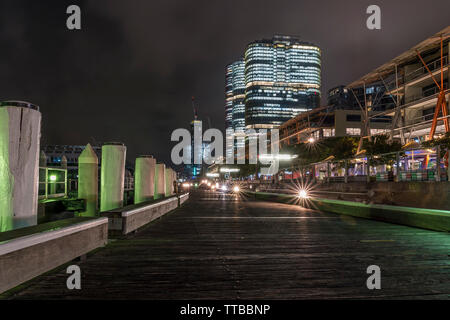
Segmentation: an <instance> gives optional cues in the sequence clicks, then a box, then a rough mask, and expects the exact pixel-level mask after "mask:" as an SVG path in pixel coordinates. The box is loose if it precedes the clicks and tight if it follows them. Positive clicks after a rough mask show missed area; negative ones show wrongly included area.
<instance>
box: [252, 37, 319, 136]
mask: <svg viewBox="0 0 450 320" xmlns="http://www.w3.org/2000/svg"><path fill="white" fill-rule="evenodd" d="M245 87H246V89H245V126H246V128H253V129H259V128H267V129H268V128H277V127H279V126H280V125H281V124H282V123H283V122H285V121H287V120H289V119H291V118H292V117H295V116H296V115H298V114H299V113H301V112H305V111H308V110H311V109H313V108H315V107H318V106H319V105H320V87H321V52H320V49H319V47H317V46H315V45H313V44H310V43H306V42H301V41H300V40H299V39H297V38H292V37H289V36H275V37H273V39H271V40H259V41H254V42H252V43H250V44H249V45H248V46H247V49H246V51H245Z"/></svg>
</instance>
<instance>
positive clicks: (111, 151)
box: [100, 142, 127, 212]
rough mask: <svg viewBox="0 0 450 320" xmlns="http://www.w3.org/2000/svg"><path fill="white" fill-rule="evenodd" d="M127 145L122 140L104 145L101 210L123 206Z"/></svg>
mask: <svg viewBox="0 0 450 320" xmlns="http://www.w3.org/2000/svg"><path fill="white" fill-rule="evenodd" d="M126 151H127V147H125V145H124V144H123V143H120V142H111V143H105V144H104V145H103V146H102V164H101V182H100V183H101V185H100V211H102V212H103V211H108V210H111V209H116V208H121V207H122V206H123V196H124V180H125V157H126Z"/></svg>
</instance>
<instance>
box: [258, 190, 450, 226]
mask: <svg viewBox="0 0 450 320" xmlns="http://www.w3.org/2000/svg"><path fill="white" fill-rule="evenodd" d="M250 194H253V195H254V196H255V198H256V199H259V200H267V201H275V202H282V203H290V204H293V203H294V201H295V202H296V203H298V202H299V200H298V199H297V197H296V196H295V195H289V194H278V193H264V192H251V193H250ZM303 202H304V204H303V206H304V207H307V208H310V209H315V210H321V211H325V212H331V213H337V214H343V215H349V216H353V217H358V218H365V219H371V220H377V221H383V222H389V223H395V224H401V225H406V226H410V227H417V228H422V229H428V230H434V231H444V232H450V211H446V210H436V209H423V208H413V207H401V206H391V205H382V204H365V203H360V202H353V201H343V200H331V199H320V198H317V199H316V198H315V199H306V200H304V201H303Z"/></svg>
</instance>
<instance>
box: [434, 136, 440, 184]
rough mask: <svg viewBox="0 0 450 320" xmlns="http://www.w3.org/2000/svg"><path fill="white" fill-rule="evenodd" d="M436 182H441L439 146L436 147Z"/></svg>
mask: <svg viewBox="0 0 450 320" xmlns="http://www.w3.org/2000/svg"><path fill="white" fill-rule="evenodd" d="M435 180H436V181H437V182H439V181H441V146H439V145H438V146H436V177H435Z"/></svg>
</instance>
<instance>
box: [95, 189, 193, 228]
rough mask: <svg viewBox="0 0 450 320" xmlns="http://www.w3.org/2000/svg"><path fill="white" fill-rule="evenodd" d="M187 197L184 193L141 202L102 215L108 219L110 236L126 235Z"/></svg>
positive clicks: (163, 213)
mask: <svg viewBox="0 0 450 320" xmlns="http://www.w3.org/2000/svg"><path fill="white" fill-rule="evenodd" d="M188 198H189V194H184V195H182V196H180V198H178V197H176V196H175V197H170V198H167V199H162V200H160V201H156V202H155V201H150V202H143V203H139V204H135V205H130V206H126V207H124V208H119V209H114V210H110V211H106V212H102V216H104V217H107V218H108V220H109V223H108V229H109V234H110V235H111V236H114V235H126V234H129V233H130V232H133V231H135V230H137V229H139V228H140V227H143V226H144V225H146V224H148V223H150V222H152V221H153V220H155V219H158V218H159V217H161V216H163V215H165V214H166V213H168V212H169V211H172V210H174V209H176V208H177V207H178V206H179V205H181V204H182V203H183V202H185V201H186V200H187V199H188Z"/></svg>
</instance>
